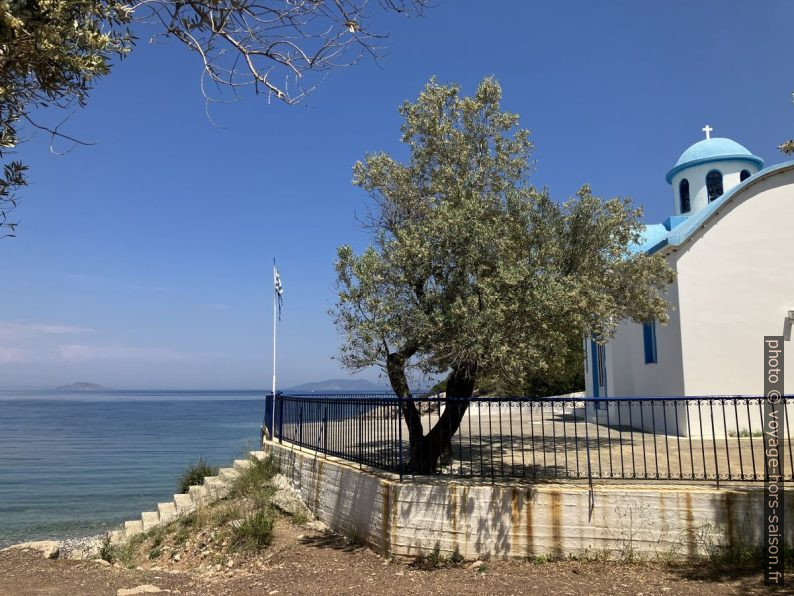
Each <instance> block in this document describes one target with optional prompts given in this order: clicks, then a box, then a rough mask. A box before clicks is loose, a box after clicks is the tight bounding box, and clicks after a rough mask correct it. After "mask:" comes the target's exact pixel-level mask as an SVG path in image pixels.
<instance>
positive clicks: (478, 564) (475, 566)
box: [469, 561, 485, 571]
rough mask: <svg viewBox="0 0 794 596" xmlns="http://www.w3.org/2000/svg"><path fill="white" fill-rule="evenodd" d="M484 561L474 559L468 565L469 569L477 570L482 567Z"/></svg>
mask: <svg viewBox="0 0 794 596" xmlns="http://www.w3.org/2000/svg"><path fill="white" fill-rule="evenodd" d="M484 564H485V563H483V562H482V561H474V563H472V564H471V565H469V569H473V570H474V571H479V570H480V567H482V566H483V565H484Z"/></svg>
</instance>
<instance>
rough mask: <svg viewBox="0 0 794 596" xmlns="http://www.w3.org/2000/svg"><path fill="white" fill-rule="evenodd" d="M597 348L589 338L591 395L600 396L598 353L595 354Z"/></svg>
mask: <svg viewBox="0 0 794 596" xmlns="http://www.w3.org/2000/svg"><path fill="white" fill-rule="evenodd" d="M597 352H598V350H597V348H596V342H595V341H593V340H592V339H591V340H590V361H591V367H590V368H591V369H592V379H593V397H601V395H599V391H598V390H599V387H600V385H601V384H600V383H599V382H598V355H597Z"/></svg>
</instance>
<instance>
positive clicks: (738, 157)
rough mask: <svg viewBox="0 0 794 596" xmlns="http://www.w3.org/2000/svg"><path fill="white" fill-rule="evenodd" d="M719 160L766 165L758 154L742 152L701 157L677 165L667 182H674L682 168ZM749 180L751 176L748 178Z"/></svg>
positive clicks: (669, 173) (668, 176)
mask: <svg viewBox="0 0 794 596" xmlns="http://www.w3.org/2000/svg"><path fill="white" fill-rule="evenodd" d="M717 161H749V162H751V163H754V164H755V165H757V166H758V167H759V168H763V167H764V160H763V159H761V158H760V157H758V156H757V155H741V154H738V153H737V154H734V155H719V156H715V157H701V158H700V159H693V160H692V161H687V162H684V163H682V164H681V165H677V166H675V167H674V168H673V169H672V170H670V171H669V172H667V176H666V177H665V178H666V180H667V184H672V183H673V176H675V175H676V174H677V173H678V172H680V171H681V170H685V169H687V168H691V167H692V166H697V165H700V164H702V163H709V162H717ZM748 180H749V178H748Z"/></svg>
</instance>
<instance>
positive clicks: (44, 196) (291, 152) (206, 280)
mask: <svg viewBox="0 0 794 596" xmlns="http://www.w3.org/2000/svg"><path fill="white" fill-rule="evenodd" d="M792 22H794V4H792V3H791V2H788V1H785V0H777V1H774V0H769V1H765V2H758V3H747V2H739V1H732V0H703V1H700V2H683V1H680V0H677V1H671V2H665V3H646V2H636V1H620V2H598V3H596V2H586V1H584V0H582V1H576V2H574V1H560V2H525V1H519V0H513V1H508V0H505V1H503V2H488V3H484V2H482V1H477V0H439V2H438V6H437V7H435V8H433V9H431V10H429V11H428V13H427V15H426V17H424V18H422V19H410V20H401V19H399V18H389V19H388V20H385V21H384V23H383V26H384V27H386V28H388V29H389V30H390V32H391V36H390V40H389V49H388V56H386V57H385V58H384V59H382V60H381V61H380V62H379V63H378V64H375V63H374V62H372V61H366V60H365V61H364V62H362V63H360V64H358V65H356V66H354V67H352V68H349V69H347V70H343V71H338V72H336V73H333V74H332V75H331V76H330V77H329V78H328V79H327V80H326V81H325V82H324V83H323V85H322V86H321V87H320V88H319V89H318V90H317V91H316V92H315V93H314V95H312V96H311V98H310V100H309V103H310V106H309V107H287V106H284V105H280V104H275V103H274V104H268V102H267V101H266V99H265V98H261V97H260V98H257V97H253V96H245V97H244V98H243V99H242V100H241V101H239V102H237V103H232V104H226V105H221V106H216V107H215V108H214V109H213V110H212V115H213V118H214V120H215V121H216V122H217V123H218V124H219V125H220V127H218V126H214V125H213V124H212V123H211V122H210V121H209V120H208V119H207V117H206V115H205V112H204V103H203V101H202V99H201V96H200V93H199V88H198V76H199V73H200V71H199V65H198V63H197V61H196V58H195V56H193V55H190V54H188V53H187V52H186V51H185V50H183V49H182V48H181V47H179V46H176V45H173V44H167V43H161V44H157V45H150V44H148V43H146V40H145V39H142V40H141V42H140V43H139V45H138V47H137V49H136V50H135V51H134V52H133V54H132V55H131V56H130V58H129V59H127V60H125V61H123V62H122V63H121V64H119V65H118V66H117V67H116V68H115V70H114V71H113V73H112V74H111V76H109V77H108V78H106V79H105V80H103V81H101V82H100V83H99V84H98V86H97V88H96V90H95V91H94V93H93V94H92V96H91V99H90V102H89V105H88V107H87V108H86V109H84V110H81V111H79V112H77V113H75V114H74V116H73V117H72V118H71V120H70V122H69V125H68V130H69V132H70V133H72V134H76V135H78V136H80V137H81V138H83V139H86V140H90V141H95V142H96V145H94V146H90V147H78V148H76V149H74V150H73V151H71V152H70V153H68V154H67V155H65V156H55V155H52V154H50V153H48V152H47V145H48V139H47V138H46V136H44V135H40V134H39V135H33V138H32V140H31V141H30V142H28V143H26V144H24V145H22V146H21V147H20V151H19V153H18V157H19V158H20V159H23V160H25V161H26V162H27V163H28V164H29V165H30V166H31V172H30V181H31V185H30V187H29V188H28V189H26V190H25V191H24V203H23V204H22V206H21V207H20V208H19V210H18V212H17V215H18V218H19V219H21V223H22V225H21V227H20V228H19V235H18V237H17V238H16V239H13V240H8V239H6V240H3V241H0V254H2V262H3V265H4V267H3V268H4V271H3V277H2V279H3V282H2V283H3V286H2V287H3V292H2V293H0V386H2V387H49V386H53V385H58V384H63V383H70V382H74V381H77V380H83V381H90V382H97V383H102V384H105V385H109V386H113V387H118V388H127V387H129V388H264V387H267V386H269V384H270V374H271V371H270V362H271V357H272V352H271V273H270V264H271V260H272V258H273V257H274V256H275V257H276V258H277V259H278V261H279V264H280V269H281V272H282V279H283V281H284V286H285V308H284V316H283V321H282V325H281V327H280V330H279V333H280V342H279V357H280V365H279V375H280V378H281V379H282V381H283V382H282V383H280V385H282V386H288V385H290V384H295V383H299V382H303V381H311V380H319V379H323V378H328V377H338V376H343V375H345V374H346V373H344V372H343V371H341V370H340V369H339V367H338V365H337V363H336V362H335V361H334V360H333V359H332V357H333V356H334V355H335V354H336V351H337V345H338V341H339V338H338V336H337V334H336V332H335V330H334V327H333V325H332V323H331V320H330V317H329V316H328V315H327V310H328V309H329V308H330V307H331V306H332V305H333V302H334V285H333V284H334V275H333V269H332V263H333V260H334V255H335V249H336V247H337V246H338V245H339V244H342V243H346V242H350V243H352V244H353V245H354V246H356V247H359V248H360V247H362V246H364V245H365V242H366V238H365V237H364V236H363V234H362V233H361V231H360V230H359V229H358V227H357V225H356V223H355V220H354V214H355V213H356V212H359V213H360V212H361V211H362V209H363V208H364V207H365V206H366V204H367V196H366V195H365V193H363V192H362V191H360V190H358V189H356V188H354V187H353V186H352V185H351V183H350V180H351V166H352V164H353V163H354V162H355V161H356V160H357V159H360V158H362V157H363V156H364V154H365V152H367V151H376V150H386V151H389V152H393V153H395V154H396V155H404V154H405V152H404V149H403V148H401V147H400V146H399V142H398V141H399V125H400V119H399V115H398V114H397V106H398V105H399V104H400V103H401V102H402V101H403V100H405V99H413V98H415V97H416V95H417V93H418V92H419V90H420V89H421V87H422V86H423V85H424V83H425V82H426V81H427V80H428V79H429V78H430V77H431V76H432V75H437V76H438V77H439V78H440V80H441V81H444V82H453V81H455V82H459V83H461V84H462V85H463V87H464V90H465V91H466V92H471V91H472V90H473V88H474V87H475V85H476V83H477V82H478V81H479V80H480V79H481V78H482V77H483V76H486V75H495V76H496V77H497V78H498V79H499V81H500V82H501V84H502V86H503V89H504V107H505V108H507V109H509V110H512V111H515V112H518V113H519V114H520V115H521V122H522V126H524V127H526V128H528V129H530V130H531V131H532V140H533V141H534V143H535V144H536V147H537V150H536V153H535V158H536V160H537V167H536V171H535V173H534V175H533V182H534V183H535V184H536V185H538V186H544V185H545V186H548V187H549V188H550V190H551V192H552V194H553V196H555V197H556V198H557V199H559V200H563V199H565V198H567V197H568V196H570V195H571V194H572V193H573V192H574V191H575V190H576V188H578V187H579V186H580V185H581V184H583V183H585V182H587V183H590V184H591V185H592V187H593V189H594V191H595V192H596V194H599V195H601V196H614V195H629V196H631V197H632V198H633V199H634V200H635V201H636V202H637V203H639V204H642V205H644V206H645V209H646V217H647V220H648V221H660V220H661V219H663V218H665V217H667V216H668V215H669V214H670V212H671V210H672V203H671V201H672V198H671V197H672V192H671V189H670V187H669V186H668V185H667V183H666V182H665V179H664V175H665V173H666V172H667V170H668V169H669V168H670V167H671V166H672V165H673V164H674V163H675V160H676V159H677V158H678V155H679V154H680V153H681V152H682V151H683V150H684V149H686V148H687V147H688V146H689V145H690V144H692V143H694V142H696V141H698V140H700V139H701V138H702V137H703V133H702V132H701V128H702V127H703V126H704V125H705V124H707V123H708V124H710V125H711V126H713V127H714V129H715V131H714V136H727V137H730V138H733V139H734V140H736V141H738V142H739V143H741V144H743V145H745V146H746V147H747V148H749V149H750V150H751V151H753V152H754V153H756V154H757V155H760V156H761V157H763V158H764V159H765V160H766V161H767V165H769V164H772V163H776V162H779V161H783V159H784V156H782V155H781V154H780V153H779V152H778V151H777V149H776V147H777V145H778V144H779V143H780V142H782V141H783V140H785V139H786V138H789V137H791V136H794V106H792V100H791V92H792V90H793V89H794V74H793V73H792V71H791V68H790V59H787V56H788V55H790V43H791V33H790V25H791V23H792ZM363 376H365V377H368V378H370V379H375V378H376V373H374V372H372V371H368V372H367V373H365V374H364V375H363Z"/></svg>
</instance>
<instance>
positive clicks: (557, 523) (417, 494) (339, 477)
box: [264, 442, 794, 560]
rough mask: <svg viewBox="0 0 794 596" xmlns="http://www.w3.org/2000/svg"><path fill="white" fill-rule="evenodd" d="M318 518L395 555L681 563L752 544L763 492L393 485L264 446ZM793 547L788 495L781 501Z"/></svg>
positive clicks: (436, 482) (338, 463) (376, 475)
mask: <svg viewBox="0 0 794 596" xmlns="http://www.w3.org/2000/svg"><path fill="white" fill-rule="evenodd" d="M264 449H265V451H267V452H268V453H270V454H272V455H273V456H274V457H275V458H276V459H277V460H278V461H279V463H280V465H281V469H282V472H283V473H284V474H285V475H287V476H290V477H291V478H292V479H293V482H294V483H295V486H296V488H298V490H300V492H301V495H302V497H303V499H304V500H305V502H306V504H307V505H308V506H309V508H310V509H311V510H312V511H313V512H314V513H315V515H317V517H318V518H319V519H321V520H322V521H323V522H325V523H326V524H327V525H328V526H329V527H330V528H332V529H333V530H335V531H336V532H339V533H340V534H343V535H345V536H348V537H350V538H353V539H356V540H359V541H362V542H366V543H367V544H369V545H370V546H372V547H374V548H375V549H376V550H378V551H379V552H381V553H384V554H389V555H393V556H410V557H414V556H423V555H430V554H433V553H438V554H440V555H443V556H447V557H451V556H453V555H459V556H462V557H464V558H465V559H472V560H473V559H482V558H489V557H494V558H509V557H526V556H533V555H549V556H555V557H560V556H566V555H583V554H587V553H590V554H594V555H608V556H611V557H615V558H619V557H625V556H628V555H635V554H645V555H649V556H656V557H662V558H665V559H667V558H683V557H688V556H695V555H700V554H704V553H705V552H706V550H707V549H708V548H710V547H712V546H715V545H718V544H726V545H748V544H751V543H754V542H758V541H759V538H760V536H761V532H762V531H763V530H762V525H761V520H762V518H763V500H762V497H763V486H762V485H761V486H753V487H748V488H727V489H726V488H723V489H719V490H718V489H716V488H713V487H712V486H683V485H676V484H671V483H668V484H662V483H659V484H655V485H652V486H651V485H642V486H641V485H635V484H622V485H617V484H600V485H596V486H595V487H594V490H593V493H592V495H591V493H590V491H589V489H588V487H587V486H586V485H579V484H564V485H563V484H558V485H551V484H542V485H540V484H536V485H526V484H509V483H501V484H482V483H476V482H467V481H457V480H442V479H423V480H404V481H403V482H399V479H398V478H397V477H396V476H395V475H393V474H387V473H383V472H380V471H377V470H373V469H370V468H366V467H363V468H362V467H359V466H357V465H355V464H351V463H349V462H345V461H343V460H339V459H337V458H332V457H324V456H322V455H320V456H315V454H314V453H313V452H308V451H305V450H303V451H300V450H298V449H297V448H293V447H291V446H289V445H288V444H286V443H284V444H277V443H271V442H265V446H264ZM785 500H786V512H785V515H786V519H787V521H788V524H787V526H786V532H785V534H786V541H787V543H789V544H792V543H794V523H792V522H794V490H787V491H786V499H785Z"/></svg>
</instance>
